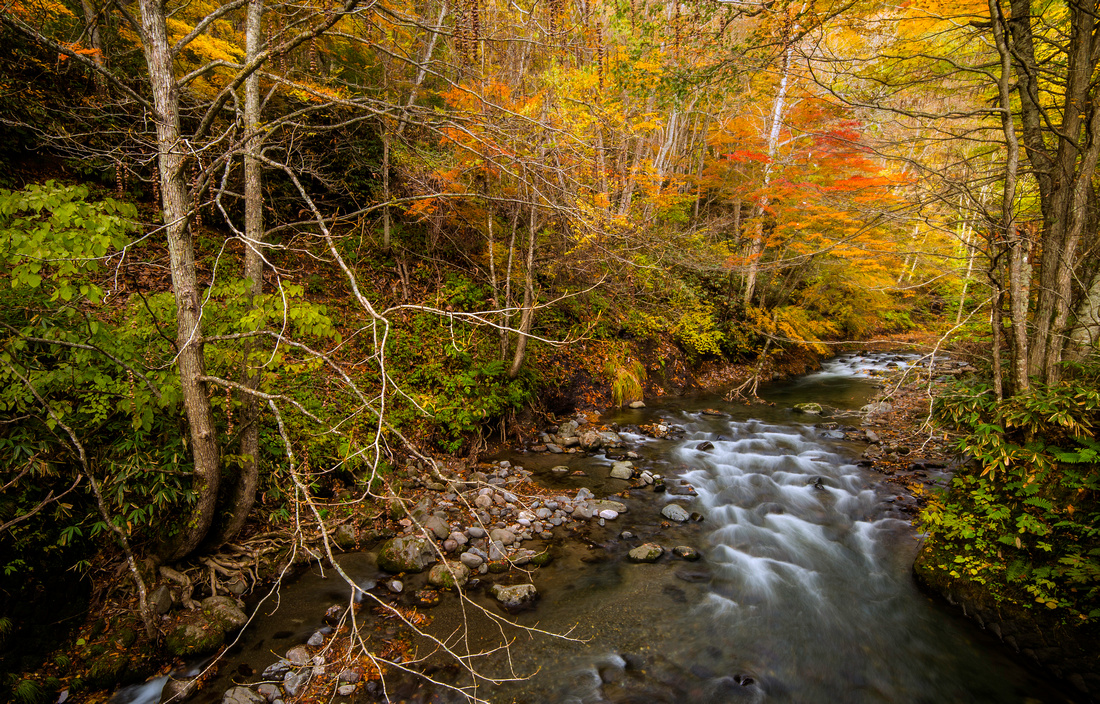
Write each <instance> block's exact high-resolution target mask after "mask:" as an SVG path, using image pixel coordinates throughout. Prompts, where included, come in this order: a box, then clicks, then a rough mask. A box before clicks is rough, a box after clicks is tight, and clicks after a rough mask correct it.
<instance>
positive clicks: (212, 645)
mask: <svg viewBox="0 0 1100 704" xmlns="http://www.w3.org/2000/svg"><path fill="white" fill-rule="evenodd" d="M224 642H225V628H224V627H223V626H222V624H221V623H220V622H213V621H210V620H208V619H207V618H206V617H204V616H203V615H202V614H196V615H192V616H188V617H187V618H185V619H184V620H183V621H182V622H181V623H180V624H179V625H178V626H176V627H175V628H174V629H173V630H172V632H171V633H169V634H168V637H167V638H166V639H165V641H164V647H165V649H166V650H167V651H168V652H169V653H171V654H172V655H178V656H181V657H186V656H191V655H206V654H208V653H212V652H214V651H215V650H217V649H218V648H220V647H221V645H222V643H224Z"/></svg>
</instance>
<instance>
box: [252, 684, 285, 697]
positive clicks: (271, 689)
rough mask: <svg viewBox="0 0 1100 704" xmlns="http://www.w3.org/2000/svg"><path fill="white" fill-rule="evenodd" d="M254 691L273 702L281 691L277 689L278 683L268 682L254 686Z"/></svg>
mask: <svg viewBox="0 0 1100 704" xmlns="http://www.w3.org/2000/svg"><path fill="white" fill-rule="evenodd" d="M256 693H257V694H259V695H260V696H261V697H263V698H264V699H265V700H267V701H269V702H273V701H275V700H276V699H278V698H279V695H280V694H282V691H281V690H280V689H279V685H277V684H272V683H270V682H264V683H263V684H261V685H260V686H258V687H256Z"/></svg>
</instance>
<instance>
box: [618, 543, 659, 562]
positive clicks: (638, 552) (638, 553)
mask: <svg viewBox="0 0 1100 704" xmlns="http://www.w3.org/2000/svg"><path fill="white" fill-rule="evenodd" d="M664 554H665V549H664V548H663V547H661V546H660V545H658V544H657V543H646V544H644V545H639V546H638V547H636V548H634V549H633V550H631V551H630V552H628V553H627V556H628V557H629V558H630V560H631V561H632V562H656V561H657V560H658V558H660V557H661V555H664Z"/></svg>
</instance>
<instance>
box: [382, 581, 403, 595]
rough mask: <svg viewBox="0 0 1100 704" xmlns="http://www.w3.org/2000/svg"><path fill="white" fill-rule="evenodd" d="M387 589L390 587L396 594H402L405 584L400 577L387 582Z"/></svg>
mask: <svg viewBox="0 0 1100 704" xmlns="http://www.w3.org/2000/svg"><path fill="white" fill-rule="evenodd" d="M386 589H389V590H390V591H391V592H393V593H394V594H400V593H401V592H402V591H404V590H405V585H404V584H402V583H401V580H400V579H391V580H390V581H388V582H386Z"/></svg>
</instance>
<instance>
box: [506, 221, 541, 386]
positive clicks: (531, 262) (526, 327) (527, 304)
mask: <svg viewBox="0 0 1100 704" xmlns="http://www.w3.org/2000/svg"><path fill="white" fill-rule="evenodd" d="M537 231H538V221H537V219H536V217H535V206H534V204H532V205H531V220H530V222H529V223H528V233H527V273H526V275H525V276H524V281H523V316H522V317H521V318H520V323H519V339H517V340H516V352H515V354H514V355H513V356H512V368H511V369H510V370H509V371H508V378H509V379H515V378H516V377H517V376H519V372H520V369H522V368H523V359H524V357H525V355H526V354H527V334H528V333H529V332H531V325H532V323H534V321H535V304H536V303H537V301H536V300H535V233H536V232H537Z"/></svg>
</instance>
